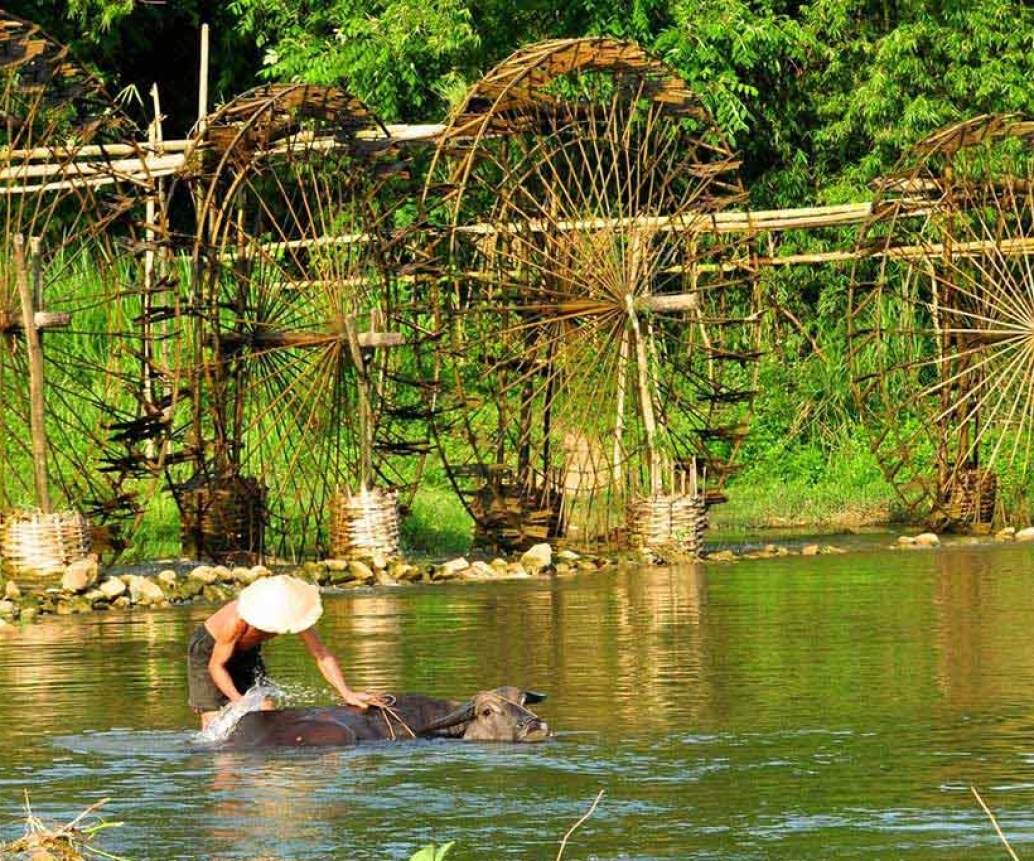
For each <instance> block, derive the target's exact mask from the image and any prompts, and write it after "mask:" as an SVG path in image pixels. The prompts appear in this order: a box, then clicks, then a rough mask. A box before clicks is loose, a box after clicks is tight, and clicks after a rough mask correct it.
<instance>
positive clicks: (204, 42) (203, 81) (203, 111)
mask: <svg viewBox="0 0 1034 861" xmlns="http://www.w3.org/2000/svg"><path fill="white" fill-rule="evenodd" d="M207 116H208V25H207V24H202V25H201V61H200V67H199V70H198V81H197V121H198V126H199V129H198V130H199V131H203V130H204V123H205V118H206V117H207Z"/></svg>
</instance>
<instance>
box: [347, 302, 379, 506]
mask: <svg viewBox="0 0 1034 861" xmlns="http://www.w3.org/2000/svg"><path fill="white" fill-rule="evenodd" d="M345 332H346V334H347V336H348V349H349V352H350V353H351V354H352V362H353V363H354V364H355V369H356V381H355V382H356V394H357V395H358V396H359V397H358V400H359V481H360V487H359V489H360V492H362V491H365V490H368V489H369V487H370V482H372V481H373V416H372V412H371V409H370V392H369V384H370V383H369V377H368V376H367V373H366V363H365V362H364V361H363V354H362V351H361V349H360V347H359V337H358V335H357V333H356V331H355V326H354V325H353V323H352V320H351V319H348V320H346V321H345Z"/></svg>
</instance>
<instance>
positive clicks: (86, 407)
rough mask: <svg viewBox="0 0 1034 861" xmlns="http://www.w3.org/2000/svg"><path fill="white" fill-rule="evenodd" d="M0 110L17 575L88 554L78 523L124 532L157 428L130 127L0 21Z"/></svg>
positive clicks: (1, 339)
mask: <svg viewBox="0 0 1034 861" xmlns="http://www.w3.org/2000/svg"><path fill="white" fill-rule="evenodd" d="M0 112H2V118H3V122H2V124H0V222H2V224H0V229H2V230H0V243H2V246H0V508H2V509H5V510H7V511H8V512H9V516H8V518H7V524H6V527H5V529H4V533H3V534H4V536H5V540H4V545H5V549H4V555H5V556H6V557H7V559H8V562H9V563H12V564H14V565H16V566H17V567H23V568H33V567H34V565H33V563H32V562H31V560H32V559H37V560H38V559H44V558H46V559H51V560H65V561H67V557H69V556H74V555H76V554H78V553H81V552H84V550H85V549H86V548H88V547H89V545H90V538H91V536H90V534H89V530H85V531H84V530H83V528H82V527H81V524H82V520H81V514H85V515H87V516H88V517H89V518H90V520H91V521H92V522H93V524H94V530H93V532H94V537H98V536H99V535H101V534H102V535H103V536H104V537H105V542H102V546H103V544H104V543H108V544H115V545H117V544H118V543H119V542H120V541H123V540H125V539H126V538H127V537H129V534H130V533H131V531H132V529H131V527H132V525H133V524H134V523H136V522H138V521H139V519H140V517H141V516H142V513H143V511H144V508H145V507H146V504H147V502H148V501H149V500H150V499H151V498H152V496H153V493H154V491H155V489H156V487H157V485H158V478H157V472H158V470H157V469H156V468H155V457H154V454H155V451H156V450H157V449H160V445H161V444H160V439H161V437H162V436H163V433H164V425H163V422H162V420H161V409H160V407H159V406H157V405H156V404H155V403H154V402H151V401H148V398H147V397H146V396H145V393H144V389H145V386H144V383H143V380H144V378H145V377H147V375H148V370H147V367H148V359H147V358H146V357H147V355H148V350H147V349H146V348H145V342H146V341H147V336H146V334H145V332H144V329H143V327H142V324H141V321H142V319H143V318H144V316H146V315H145V314H144V310H145V307H146V306H147V303H148V302H150V301H151V297H150V296H147V295H145V294H146V292H147V291H144V290H141V289H140V284H139V282H138V281H137V276H138V274H139V273H138V269H137V264H138V258H137V256H136V253H135V252H136V251H137V249H138V248H139V244H138V241H137V240H138V238H139V233H140V232H139V230H138V224H137V219H138V217H139V216H141V215H142V210H143V206H142V205H139V202H140V201H141V200H142V199H143V197H144V196H145V195H139V194H133V195H128V194H127V193H126V191H127V189H126V186H127V185H128V182H127V179H126V171H127V167H126V165H127V160H128V161H132V160H133V154H134V152H135V146H134V145H133V144H127V143H124V142H123V141H124V140H126V139H128V138H130V137H131V136H132V135H133V134H134V133H135V129H134V126H133V124H132V123H131V122H130V121H129V120H128V118H127V117H126V116H125V115H124V114H123V113H122V112H121V111H120V110H119V109H118V108H117V107H116V105H115V104H114V102H113V101H112V100H111V99H109V98H108V96H107V95H106V93H105V92H104V89H103V87H102V86H101V85H100V83H99V82H98V81H96V80H95V79H94V78H92V77H91V76H90V75H88V74H87V73H85V72H84V71H83V70H82V69H80V68H79V67H77V66H76V65H75V64H74V63H73V62H72V61H71V60H70V59H69V56H68V51H67V49H66V48H64V47H62V46H60V45H58V44H56V43H55V42H54V41H53V40H51V39H49V38H48V37H47V36H46V35H45V34H44V33H42V32H41V31H40V30H39V28H38V27H36V26H35V25H33V24H31V23H28V22H26V21H22V20H20V19H17V18H15V17H13V16H11V15H8V14H7V13H0ZM151 286H152V288H153V292H154V294H157V293H159V292H160V287H158V286H157V285H154V284H152V285H151ZM150 371H151V372H152V379H156V376H155V375H156V374H158V373H159V372H158V369H156V368H155V367H151V368H150ZM12 509H14V510H15V512H14V513H10V512H11V510H12ZM65 509H67V511H64V512H63V510H65ZM37 514H38V515H39V516H37ZM46 524H51V525H52V528H51V526H46ZM104 527H108V528H107V529H105V528H104ZM26 530H28V531H26ZM69 530H72V531H74V532H76V535H79V538H77V539H76V540H74V541H73V540H70V539H69V538H68V536H69V535H70V534H71V533H70V532H69ZM30 533H31V535H30ZM119 533H121V534H119ZM48 536H49V537H48ZM48 543H49V544H50V545H52V546H50V547H48V546H47V545H48ZM14 546H17V548H18V549H17V550H12V549H11V548H12V547H14ZM66 546H67V547H73V546H74V547H75V548H77V549H76V550H75V551H74V552H73V551H72V550H69V552H68V553H65V551H64V550H61V549H60V548H61V547H66ZM33 548H36V550H38V551H39V552H38V553H37V552H36V550H34V549H33ZM55 564H56V563H55ZM41 566H42V567H43V568H46V567H47V565H46V564H44V563H40V565H36V566H35V567H36V568H37V569H39V568H41ZM50 567H53V566H50Z"/></svg>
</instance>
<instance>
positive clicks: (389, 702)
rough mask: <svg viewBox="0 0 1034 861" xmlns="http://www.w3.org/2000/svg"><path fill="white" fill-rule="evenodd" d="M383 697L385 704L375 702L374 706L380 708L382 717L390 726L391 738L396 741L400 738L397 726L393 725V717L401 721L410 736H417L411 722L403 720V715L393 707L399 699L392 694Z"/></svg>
mask: <svg viewBox="0 0 1034 861" xmlns="http://www.w3.org/2000/svg"><path fill="white" fill-rule="evenodd" d="M381 699H382V700H383V701H384V705H376V704H375V705H374V708H375V709H379V710H380V713H381V717H382V718H384V723H385V725H386V726H387V727H388V732H389V733H391V740H392V741H396V740H397V739H398V736H397V735H396V733H395V727H394V726H392V723H391V718H395V720H397V721H398V722H399V724H400V725H401V726H402V728H403V729H404V730H405V731H406V732H408V733H409V737H410V738H416V733H415V732H413V730H412V728H411V727H410V726H409V724H408V723H406V722H405V721H404V720H402V716H401V715H400V714H399V713H398V712H397V711H395V709H394V708H393V706H394V705H395V703H397V702H398V700H396V699H395V697H393V696H392V695H391V694H384V695H383V696H381Z"/></svg>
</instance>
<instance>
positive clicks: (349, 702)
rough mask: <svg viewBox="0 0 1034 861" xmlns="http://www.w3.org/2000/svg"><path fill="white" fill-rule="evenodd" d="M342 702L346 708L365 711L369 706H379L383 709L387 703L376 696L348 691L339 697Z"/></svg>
mask: <svg viewBox="0 0 1034 861" xmlns="http://www.w3.org/2000/svg"><path fill="white" fill-rule="evenodd" d="M341 699H342V700H344V703H345V705H346V706H354V707H355V708H357V709H362V710H363V711H366V710H367V709H368V708H369V707H370V706H379V707H381V708H383V707H384V706H386V705H387V702H385V701H384V699H383V698H381V697H379V696H378V695H377V694H367V693H363V692H362V691H348V693H346V694H343V695H342V697H341Z"/></svg>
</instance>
